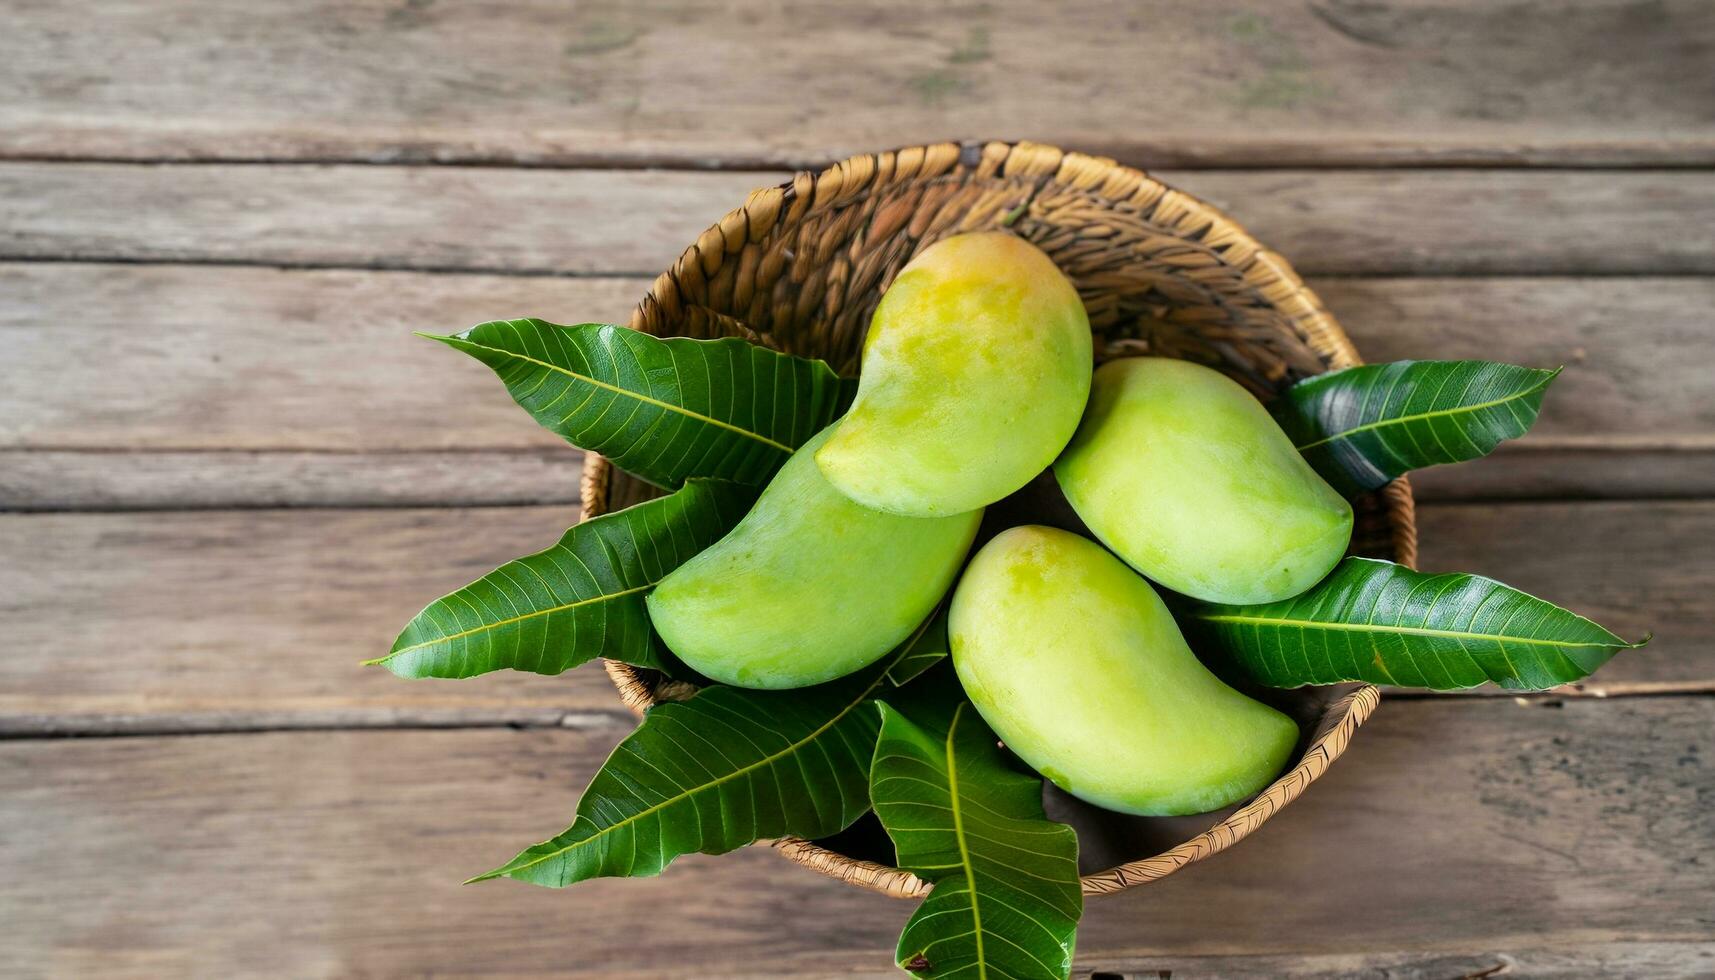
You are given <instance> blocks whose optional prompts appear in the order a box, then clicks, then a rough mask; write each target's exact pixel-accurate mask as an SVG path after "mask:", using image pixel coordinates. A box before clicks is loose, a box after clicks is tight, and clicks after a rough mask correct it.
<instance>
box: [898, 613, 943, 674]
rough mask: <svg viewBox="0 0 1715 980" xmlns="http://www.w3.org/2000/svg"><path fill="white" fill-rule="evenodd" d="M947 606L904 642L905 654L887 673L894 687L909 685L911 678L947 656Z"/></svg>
mask: <svg viewBox="0 0 1715 980" xmlns="http://www.w3.org/2000/svg"><path fill="white" fill-rule="evenodd" d="M948 649H949V647H948V644H947V606H946V604H945V603H943V604H942V605H941V608H940V609H938V610H936V612H935V614H934V615H933V616H930V617H929V619H928V620H926V621H925V622H924V623H923V625H922V626H919V627H917V632H916V633H915V634H913V635H912V637H911V639H909V640H906V641H905V653H904V655H902V656H901V657H900V658H899V660H898V662H897V663H895V664H894V665H893V668H892V669H891V670H889V671H888V672H887V679H888V681H889V682H891V683H892V684H893V686H894V687H903V686H905V685H906V684H909V683H910V682H911V680H912V678H915V677H916V676H917V675H918V674H921V673H923V672H924V671H925V670H928V669H929V668H930V667H933V666H935V664H936V663H938V662H939V661H940V660H941V659H942V658H943V657H945V656H947V651H948Z"/></svg>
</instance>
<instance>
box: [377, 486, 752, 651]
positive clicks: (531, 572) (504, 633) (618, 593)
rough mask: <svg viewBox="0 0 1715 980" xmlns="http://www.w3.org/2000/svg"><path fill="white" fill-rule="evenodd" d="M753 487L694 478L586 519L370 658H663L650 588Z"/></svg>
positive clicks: (702, 542) (709, 539)
mask: <svg viewBox="0 0 1715 980" xmlns="http://www.w3.org/2000/svg"><path fill="white" fill-rule="evenodd" d="M755 497H756V490H755V488H753V487H745V486H740V485H739V484H736V483H727V482H725V481H720V480H693V481H691V482H689V483H687V484H685V486H684V488H683V489H681V490H679V491H678V492H676V493H674V494H673V495H672V496H669V497H662V498H659V499H656V500H651V501H648V502H646V503H641V504H638V505H637V506H635V507H628V508H626V509H625V510H621V511H616V512H614V513H612V514H604V515H603V516H601V517H596V518H593V519H591V520H587V521H584V522H583V523H581V524H578V525H576V526H575V527H573V528H572V529H571V530H569V531H567V532H566V533H565V536H564V537H562V538H560V543H559V544H556V545H554V546H553V547H552V548H549V549H548V550H546V551H539V552H537V553H536V554H533V555H529V556H527V557H524V558H520V559H518V560H517V561H510V562H507V563H506V564H504V565H502V566H500V567H499V568H497V569H495V570H494V571H492V572H489V573H488V574H487V575H484V576H483V577H482V578H480V579H477V580H476V581H475V582H472V583H471V584H470V585H467V586H465V587H464V588H462V589H459V590H458V591H457V592H454V593H452V594H450V595H447V596H444V597H442V598H440V599H436V600H435V601H434V602H432V603H430V604H429V606H428V608H426V609H424V610H423V611H422V612H420V613H418V614H417V616H416V618H415V619H412V620H411V622H410V624H409V625H407V626H406V627H405V631H404V632H403V633H400V634H399V638H398V639H397V640H395V641H394V642H393V649H392V651H391V652H390V653H388V654H387V655H386V656H384V657H379V658H377V659H375V660H371V661H368V662H369V663H371V664H380V665H382V666H384V667H386V668H387V669H388V670H391V671H392V672H393V673H395V674H398V675H399V676H401V677H471V676H473V675H476V674H482V673H486V672H488V671H491V670H501V669H503V668H511V669H513V670H528V671H534V672H536V673H538V674H558V673H560V672H561V671H563V670H566V669H567V668H570V667H575V666H577V665H578V664H581V663H584V662H585V661H588V660H593V659H595V658H596V657H606V658H608V659H610V660H622V661H625V662H626V663H630V664H637V665H639V666H644V667H661V666H663V665H664V664H663V656H662V654H661V651H660V648H659V644H658V641H657V638H656V636H655V631H654V630H653V629H652V628H651V627H650V625H649V617H648V613H647V612H646V611H645V608H644V603H643V596H644V593H645V592H647V591H648V590H649V589H650V588H652V587H653V586H654V585H655V583H657V582H659V581H660V580H661V579H662V578H663V577H664V576H666V574H667V573H668V572H671V571H672V570H673V569H675V568H678V567H679V566H680V565H681V564H682V563H684V562H685V561H687V560H689V559H690V558H691V556H692V555H695V554H696V553H697V552H699V551H702V550H703V549H704V548H706V547H708V546H709V545H711V544H713V543H714V542H715V541H717V540H719V539H720V537H721V536H722V535H724V534H725V533H726V532H727V531H729V530H731V529H732V527H733V525H735V524H737V523H738V521H739V519H740V518H742V517H743V516H744V512H745V510H746V508H748V507H749V505H750V503H751V501H753V500H754V499H755Z"/></svg>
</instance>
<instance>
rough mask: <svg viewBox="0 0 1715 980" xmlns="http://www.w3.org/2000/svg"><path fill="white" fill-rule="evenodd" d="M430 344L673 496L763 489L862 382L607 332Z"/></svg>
mask: <svg viewBox="0 0 1715 980" xmlns="http://www.w3.org/2000/svg"><path fill="white" fill-rule="evenodd" d="M424 336H431V335H427V334H425V335H424ZM431 339H433V340H438V341H440V342H441V343H444V344H446V345H448V346H449V347H455V348H457V349H459V350H462V351H464V352H465V353H467V354H469V355H471V356H472V357H475V358H476V359H477V360H479V361H482V362H483V363H484V364H487V365H488V366H489V367H491V368H493V369H494V371H495V373H496V374H498V375H500V379H501V380H502V381H504V382H505V383H506V388H507V390H508V391H510V392H511V393H512V397H513V399H514V400H515V401H517V402H518V404H520V405H522V406H524V408H525V409H526V410H528V411H529V412H530V414H531V415H533V416H535V418H536V421H538V422H540V423H541V424H542V425H544V426H546V427H547V428H549V429H551V430H553V431H554V432H556V433H558V434H559V435H561V436H563V437H564V438H565V439H566V440H567V441H568V442H570V443H572V444H573V445H575V446H578V447H580V448H583V449H587V450H590V451H591V452H597V453H601V454H602V455H603V456H606V457H607V458H608V459H610V460H612V461H613V464H614V465H615V466H618V467H619V468H620V469H622V470H625V471H626V472H628V473H632V474H635V475H637V476H639V477H642V478H643V479H645V480H648V481H649V482H650V483H653V484H655V485H657V486H662V487H668V488H675V487H678V486H679V485H681V484H682V483H684V482H685V481H686V480H687V479H690V478H692V477H699V476H701V477H715V478H718V479H723V480H734V481H737V482H739V483H748V484H762V483H766V482H767V481H768V478H769V477H770V476H772V475H773V474H774V471H775V470H777V469H779V468H780V464H782V463H784V462H786V458H787V457H788V456H790V455H792V450H794V449H796V448H798V446H800V445H802V444H803V443H804V441H805V440H806V439H809V438H810V437H811V436H813V435H815V434H816V433H817V432H820V431H821V430H822V429H823V428H825V427H826V426H827V425H828V424H829V423H831V422H832V421H833V420H834V419H836V418H838V417H839V415H840V413H841V412H843V411H844V410H845V406H846V405H847V404H848V403H849V402H850V401H851V396H852V394H853V392H854V391H855V390H856V384H857V383H856V381H845V380H842V379H841V378H839V377H838V376H837V375H835V374H834V372H833V369H831V368H829V367H828V366H827V365H826V364H824V363H822V362H821V361H814V360H809V359H807V358H802V357H792V356H790V355H787V354H781V353H778V352H775V351H771V350H768V349H767V348H764V347H758V346H756V345H754V344H751V343H747V342H746V341H743V340H739V339H737V338H731V337H729V338H726V339H722V340H690V339H686V338H682V337H676V338H670V339H666V340H663V339H661V338H659V337H651V336H649V335H648V334H644V333H639V332H637V331H635V330H627V329H625V328H623V327H616V326H613V325H611V324H603V323H585V324H581V325H579V326H572V327H567V326H560V325H559V324H554V323H548V322H546V321H544V320H536V319H528V320H495V321H492V322H489V323H483V324H479V325H477V326H474V327H472V328H470V329H469V330H466V331H465V332H464V333H461V334H459V335H457V336H455V337H433V336H431Z"/></svg>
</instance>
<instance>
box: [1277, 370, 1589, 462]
mask: <svg viewBox="0 0 1715 980" xmlns="http://www.w3.org/2000/svg"><path fill="white" fill-rule="evenodd" d="M1558 373H1559V372H1553V373H1551V374H1549V375H1548V376H1547V377H1546V378H1542V379H1540V380H1538V381H1537V383H1536V384H1534V385H1532V386H1531V387H1530V388H1528V389H1526V390H1524V391H1521V392H1518V393H1516V394H1512V395H1508V396H1507V397H1505V398H1496V399H1494V400H1492V401H1486V402H1478V403H1477V404H1475V405H1460V406H1458V407H1457V408H1438V409H1436V410H1434V411H1432V412H1417V413H1414V414H1412V415H1397V416H1394V417H1393V418H1386V419H1377V420H1376V421H1374V422H1365V423H1364V424H1363V425H1358V426H1353V427H1352V428H1350V429H1345V430H1342V431H1340V432H1336V433H1334V434H1333V435H1331V436H1324V437H1322V438H1321V439H1318V440H1316V441H1315V442H1310V443H1305V444H1304V445H1302V446H1295V447H1293V448H1295V449H1297V450H1298V451H1299V452H1306V451H1308V450H1311V449H1315V448H1317V447H1318V446H1325V445H1327V444H1328V443H1331V442H1339V441H1340V440H1342V439H1350V438H1351V437H1353V436H1355V435H1357V434H1358V433H1360V432H1370V431H1373V430H1375V429H1382V428H1386V427H1388V426H1392V425H1406V424H1408V423H1411V422H1419V421H1423V420H1425V419H1433V418H1442V417H1444V416H1448V415H1460V414H1464V413H1467V412H1480V411H1482V410H1483V409H1485V408H1495V407H1496V406H1499V405H1506V404H1508V403H1510V402H1515V401H1518V400H1519V399H1520V398H1529V397H1530V396H1531V395H1534V394H1536V393H1537V392H1538V391H1541V390H1542V389H1543V388H1545V387H1547V386H1548V384H1549V382H1551V381H1553V380H1554V378H1555V375H1556V374H1558Z"/></svg>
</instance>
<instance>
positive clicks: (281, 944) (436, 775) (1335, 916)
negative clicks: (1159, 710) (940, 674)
mask: <svg viewBox="0 0 1715 980" xmlns="http://www.w3.org/2000/svg"><path fill="white" fill-rule="evenodd" d="M1712 733H1715V699H1709V698H1657V699H1636V700H1628V701H1621V702H1610V703H1605V704H1595V703H1591V702H1578V703H1571V702H1569V703H1566V704H1565V705H1564V706H1562V707H1559V708H1547V707H1523V706H1517V705H1514V704H1512V703H1511V702H1505V701H1478V700H1469V699H1467V700H1443V701H1429V702H1408V703H1397V704H1395V703H1390V704H1386V705H1384V706H1383V708H1382V710H1381V711H1380V712H1378V714H1377V715H1376V717H1375V719H1374V720H1372V721H1371V722H1370V723H1369V724H1368V725H1367V726H1366V727H1365V728H1364V730H1363V732H1362V734H1361V735H1360V736H1359V738H1358V739H1357V741H1356V742H1355V743H1354V745H1353V748H1352V751H1351V752H1350V753H1348V754H1347V756H1346V757H1345V758H1343V759H1342V760H1341V761H1340V762H1339V764H1337V765H1336V766H1335V767H1334V768H1333V770H1332V771H1331V772H1330V773H1329V774H1328V776H1327V777H1326V778H1325V779H1323V780H1322V781H1320V782H1318V783H1317V785H1316V786H1315V787H1313V788H1312V789H1311V791H1310V792H1309V793H1307V794H1306V795H1305V796H1304V798H1303V799H1302V800H1300V801H1299V802H1297V803H1295V804H1293V805H1292V806H1291V807H1289V808H1288V809H1286V810H1285V811H1283V812H1282V813H1281V814H1280V815H1279V816H1277V817H1276V818H1275V819H1274V820H1272V821H1271V822H1270V823H1269V824H1268V825H1267V826H1266V827H1264V828H1263V829H1262V830H1261V831H1260V832H1259V833H1258V834H1256V835H1255V836H1254V837H1252V838H1251V839H1249V840H1247V841H1245V842H1244V843H1243V844H1242V845H1241V846H1239V847H1238V848H1236V849H1234V850H1233V851H1231V852H1229V853H1226V854H1222V855H1219V856H1217V857H1215V858H1213V859H1211V860H1209V861H1207V862H1203V863H1200V864H1198V865H1196V866H1194V867H1192V868H1190V869H1188V870H1186V871H1184V872H1182V873H1180V874H1179V875H1176V876H1174V877H1172V878H1170V879H1168V880H1166V881H1164V882H1161V883H1159V884H1155V885H1151V886H1148V887H1144V888H1139V889H1134V890H1132V891H1129V892H1126V893H1123V894H1121V895H1118V896H1112V897H1107V898H1102V899H1098V900H1095V901H1093V902H1092V903H1091V905H1090V908H1089V910H1088V912H1087V914H1086V916H1085V920H1084V923H1083V926H1082V928H1081V931H1080V936H1079V951H1080V954H1081V955H1082V959H1083V962H1084V963H1087V964H1089V966H1088V967H1086V968H1090V967H1098V968H1102V969H1111V968H1114V967H1113V965H1114V964H1127V963H1129V964H1148V963H1151V962H1154V961H1156V958H1157V957H1167V958H1168V959H1167V960H1166V962H1168V963H1172V962H1176V961H1182V958H1185V957H1198V956H1255V955H1263V954H1271V955H1278V953H1279V951H1281V950H1283V949H1285V950H1292V951H1294V952H1296V953H1299V954H1303V955H1305V956H1308V957H1336V956H1338V957H1364V956H1367V955H1368V954H1371V953H1380V954H1384V955H1385V956H1388V957H1390V958H1393V957H1396V956H1397V953H1396V951H1399V950H1408V949H1419V950H1421V949H1423V948H1425V946H1426V945H1430V944H1432V946H1433V948H1436V949H1439V950H1441V951H1443V952H1444V953H1445V954H1446V955H1447V956H1449V957H1450V958H1451V957H1454V956H1456V955H1459V956H1468V955H1472V954H1477V953H1496V954H1502V955H1514V954H1513V953H1512V951H1513V950H1515V949H1517V950H1520V952H1519V953H1518V954H1517V956H1518V958H1519V959H1521V960H1522V961H1524V962H1530V960H1529V959H1528V957H1532V956H1539V955H1542V954H1538V953H1532V952H1526V951H1532V950H1540V949H1542V948H1543V947H1544V946H1547V945H1550V943H1549V942H1548V939H1549V937H1552V941H1553V943H1558V944H1567V945H1570V946H1572V947H1573V948H1575V949H1577V948H1582V949H1593V948H1596V947H1605V946H1607V944H1609V943H1613V942H1621V941H1623V942H1624V943H1626V944H1631V945H1629V946H1621V947H1617V948H1616V949H1615V950H1614V951H1612V952H1609V953H1606V954H1603V955H1604V956H1606V957H1609V959H1608V960H1607V961H1608V962H1613V963H1617V964H1625V963H1628V962H1630V963H1633V964H1650V963H1662V962H1665V963H1667V964H1668V965H1670V966H1672V967H1673V968H1674V969H1677V970H1679V971H1680V973H1681V974H1684V973H1687V972H1690V971H1691V968H1692V965H1694V964H1697V963H1699V962H1702V963H1705V964H1706V963H1707V959H1706V954H1707V951H1708V950H1707V947H1708V944H1709V943H1710V942H1711V940H1712V939H1715V921H1712V920H1711V918H1710V917H1709V915H1708V914H1707V912H1706V911H1705V910H1707V909H1709V908H1711V907H1712V906H1715V879H1712V878H1711V876H1710V875H1709V874H1708V873H1707V871H1706V869H1707V867H1708V865H1709V862H1710V861H1715V823H1712V819H1715V818H1712V817H1711V811H1710V809H1709V808H1708V807H1707V806H1704V805H1701V804H1700V802H1699V801H1700V800H1704V799H1706V798H1707V797H1708V796H1709V794H1711V793H1715V778H1712V777H1715V768H1712V767H1711V765H1710V758H1711V756H1712V755H1715V734H1712ZM618 735H619V732H618V731H601V732H577V731H509V730H486V731H459V732H421V731H419V732H318V733H290V734H287V733H267V734H254V735H222V736H203V737H196V738H147V737H144V738H125V739H87V740H86V739H76V740H33V741H13V742H6V743H0V866H3V867H6V868H7V869H8V873H7V874H6V875H4V876H0V913H3V915H4V918H5V921H6V922H7V924H8V928H7V929H6V930H4V931H3V932H0V958H3V959H4V961H5V962H6V963H7V964H8V966H9V968H10V969H12V970H15V971H18V972H21V973H23V974H25V975H42V974H53V975H92V974H99V975H101V976H104V977H116V978H117V977H145V976H149V977H153V976H161V975H206V974H218V975H222V976H231V975H235V974H236V975H247V976H248V975H268V976H353V975H360V976H361V975H389V976H401V975H418V974H431V973H432V974H436V975H470V974H482V975H495V974H504V975H506V976H511V977H519V976H542V975H546V974H550V973H565V974H575V975H583V974H590V975H598V976H615V977H617V976H683V975H685V973H686V970H687V964H692V963H694V964H695V969H694V972H695V973H696V974H697V975H706V976H757V975H759V974H768V975H790V976H800V975H831V974H835V973H839V974H841V975H844V974H845V973H846V972H847V971H851V972H857V973H861V974H863V975H873V976H882V975H887V974H888V971H889V970H890V964H889V960H888V958H889V953H890V951H891V949H892V945H893V941H894V937H895V936H896V934H897V930H898V928H899V927H900V925H901V924H902V923H903V921H904V919H905V917H906V916H907V915H908V914H909V912H910V906H909V905H908V904H907V903H904V902H895V901H889V900H887V899H884V898H881V897H878V896H876V895H873V894H871V893H867V892H861V891H858V890H856V889H852V888H849V887H842V886H840V885H838V884H836V883H834V882H830V881H828V880H826V879H823V878H820V877H817V876H814V875H812V874H809V873H807V872H804V871H802V870H800V869H797V868H793V867H791V866H789V865H787V864H786V863H785V862H784V861H781V860H780V859H779V858H778V857H776V856H774V855H772V854H769V853H767V852H765V851H763V850H760V849H755V848H752V849H747V850H744V851H741V852H739V853H736V854H730V855H726V856H723V857H720V858H707V857H697V856H693V857H689V858H684V859H681V860H680V861H679V862H677V863H675V864H674V865H673V866H672V867H671V868H669V869H668V871H667V872H666V874H665V876H664V877H662V878H660V879H657V880H640V881H596V882H586V883H584V884H581V885H579V886H576V887H574V888H573V889H571V890H569V891H566V892H563V893H562V892H555V891H551V890H547V889H540V888H533V887H531V886H527V885H523V884H518V883H513V882H505V881H502V882H495V883H489V884H484V885H481V886H470V887H464V888H461V887H460V886H459V885H458V884H457V882H458V881H459V880H460V879H462V878H464V877H466V876H467V875H469V874H472V873H474V872H476V871H479V870H482V869H485V868H487V867H489V866H491V865H493V864H495V863H497V862H498V861H501V860H504V859H505V858H507V857H509V856H510V855H511V854H512V853H513V852H514V850H515V849H517V848H518V847H519V846H520V845H521V844H524V843H527V842H530V841H534V840H537V839H540V838H543V837H545V836H547V835H549V834H552V833H554V832H557V831H558V830H559V829H561V827H562V826H563V825H564V824H565V823H566V821H567V819H568V818H569V815H570V814H571V812H572V807H573V802H574V800H575V798H576V794H577V790H578V788H579V787H580V786H582V785H583V783H584V782H585V781H587V780H588V779H589V777H590V776H591V774H592V773H593V772H594V770H595V768H596V767H597V765H598V764H599V763H600V761H601V759H602V756H603V754H604V753H605V752H606V751H607V750H608V748H609V747H610V746H611V745H612V744H613V742H614V741H615V740H616V739H617V737H618ZM1426 782H1433V784H1434V785H1435V787H1436V792H1435V801H1434V805H1433V806H1429V805H1425V801H1424V798H1423V795H1422V793H1423V786H1424V785H1425V784H1426ZM70 909H75V910H77V914H75V915H71V914H67V910H70ZM1360 910H1361V911H1360ZM1354 917H1358V918H1360V919H1361V922H1362V928H1361V929H1354V928H1353V922H1354ZM640 924H643V925H641V926H640ZM1680 943H1683V944H1689V945H1687V946H1685V947H1683V948H1680V947H1673V946H1669V945H1668V944H1680ZM1700 957H1703V958H1702V959H1700ZM1455 961H1456V960H1455ZM1310 962H1314V959H1312V960H1311V961H1310ZM1328 962H1329V961H1328V960H1324V965H1325V966H1326V964H1327V963H1328ZM1333 962H1339V961H1338V960H1335V961H1333ZM1346 962H1350V960H1347V961H1346ZM1418 962H1420V963H1422V962H1424V961H1423V959H1421V958H1420V959H1419V960H1418ZM1586 962H1603V960H1602V959H1596V960H1590V961H1586ZM1324 972H1325V973H1326V972H1328V971H1327V970H1326V969H1325V970H1324ZM1146 975H1148V974H1146ZM1192 975H1195V973H1193V974H1192ZM1313 975H1314V974H1313ZM1406 975H1408V976H1409V975H1411V974H1406ZM1429 975H1434V976H1446V975H1448V974H1429ZM1651 975H1655V974H1654V973H1651ZM1668 975H1671V974H1668Z"/></svg>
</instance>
